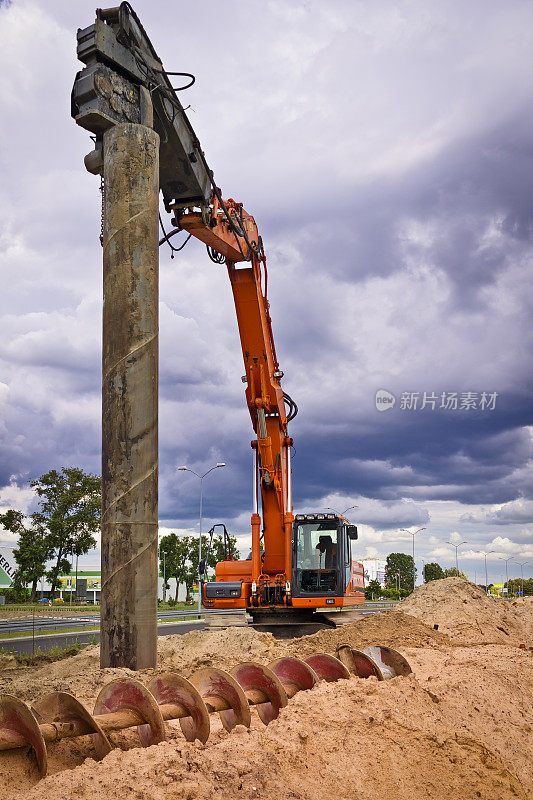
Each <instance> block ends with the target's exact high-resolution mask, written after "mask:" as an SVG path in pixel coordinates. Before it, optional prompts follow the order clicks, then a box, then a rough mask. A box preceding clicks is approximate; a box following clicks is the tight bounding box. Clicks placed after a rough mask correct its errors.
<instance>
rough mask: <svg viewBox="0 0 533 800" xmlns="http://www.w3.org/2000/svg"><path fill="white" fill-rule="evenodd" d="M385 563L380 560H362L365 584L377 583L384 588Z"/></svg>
mask: <svg viewBox="0 0 533 800" xmlns="http://www.w3.org/2000/svg"><path fill="white" fill-rule="evenodd" d="M386 566H387V562H386V561H385V560H384V559H382V558H365V559H363V569H364V571H365V583H366V584H368V583H370V581H379V583H380V584H381V586H382V587H383V588H385V567H386Z"/></svg>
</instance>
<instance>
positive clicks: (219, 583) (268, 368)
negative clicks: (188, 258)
mask: <svg viewBox="0 0 533 800" xmlns="http://www.w3.org/2000/svg"><path fill="white" fill-rule="evenodd" d="M173 224H174V225H175V226H176V227H178V228H181V229H182V230H184V231H187V232H188V233H190V234H192V235H193V236H195V237H196V238H197V239H200V240H201V241H202V242H204V243H205V244H206V245H207V248H208V253H209V255H210V257H211V258H212V259H213V260H214V261H216V262H219V263H222V262H223V261H225V262H226V264H227V269H228V275H229V279H230V283H231V287H232V290H233V297H234V301H235V309H236V312H237V322H238V325H239V333H240V339H241V346H242V352H243V357H244V370H245V374H244V375H243V377H242V380H243V383H245V384H246V402H247V404H248V409H249V411H250V417H251V420H252V426H253V428H254V431H255V434H256V437H255V438H254V439H253V441H252V443H251V446H252V451H253V484H252V485H253V513H252V518H251V525H252V549H251V554H250V556H249V558H248V559H247V560H245V561H238V560H234V559H233V558H232V556H231V554H230V549H229V548H227V553H228V555H227V557H226V559H225V560H224V561H221V562H219V563H218V564H217V566H216V571H215V576H216V580H215V581H208V580H202V581H201V591H202V601H203V604H204V606H205V607H206V608H214V609H246V610H247V612H248V613H249V614H250V615H251V617H252V619H253V625H254V627H255V628H258V629H260V630H271V631H273V632H276V633H278V634H279V635H283V634H282V631H283V630H286V629H289V631H290V632H291V633H292V635H294V634H295V627H294V626H297V627H298V629H299V631H298V632H299V633H302V632H307V633H310V632H313V631H315V630H317V629H319V628H320V627H323V626H327V625H332V624H333V625H334V624H335V623H334V617H328V616H327V615H325V614H317V613H316V610H317V609H318V608H323V607H325V608H339V607H343V606H356V605H359V604H361V603H363V602H364V577H363V566H362V564H361V563H360V562H358V561H357V560H355V559H354V558H353V557H352V542H353V541H354V540H355V539H357V528H356V526H355V525H351V524H350V523H349V521H348V520H347V519H345V518H344V517H342V516H339V515H337V514H332V513H318V514H297V515H296V517H294V515H293V506H292V476H291V447H292V443H293V442H292V439H291V437H290V436H289V433H288V423H289V422H290V421H291V419H293V418H294V417H295V416H296V413H297V411H298V409H297V406H296V404H295V403H294V401H293V400H292V398H291V397H290V396H289V395H288V394H286V393H285V392H284V391H283V389H282V386H281V380H282V378H283V372H282V371H281V370H280V367H279V363H278V359H277V356H276V348H275V345H274V337H273V334H272V324H271V319H270V313H269V303H268V300H267V264H266V256H265V252H264V249H263V244H262V240H261V237H260V235H259V232H258V229H257V224H256V222H255V220H254V218H253V217H252V216H251V215H250V214H248V213H247V212H246V211H245V210H244V209H243V207H242V204H240V203H236V202H235V201H234V200H227V201H226V202H224V201H223V200H222V198H221V197H219V196H217V194H215V193H213V195H212V198H211V203H210V206H209V211H208V213H206V212H205V210H204V211H201V212H200V211H194V209H193V208H183V207H181V208H179V209H176V211H175V218H174V220H173ZM260 511H261V513H260ZM215 527H216V526H215ZM215 527H214V528H213V529H212V530H211V537H212V535H213V532H214V530H215ZM222 527H223V531H224V539H225V541H227V539H226V537H227V532H226V528H225V526H222ZM200 571H201V574H202V576H205V562H203V563H201V564H200Z"/></svg>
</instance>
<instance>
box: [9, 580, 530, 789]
mask: <svg viewBox="0 0 533 800" xmlns="http://www.w3.org/2000/svg"><path fill="white" fill-rule="evenodd" d="M453 580H454V579H452V581H453ZM441 583H444V584H446V583H447V582H446V581H444V582H441ZM462 583H464V582H462ZM447 585H449V584H447ZM455 586H456V584H455V585H454V584H452V588H451V589H450V590H449V593H450V592H451V594H452V597H455V596H456V595H457V591H456V589H455ZM466 586H467V590H468V591H470V589H468V586H469V585H468V584H466ZM424 588H426V587H424ZM430 588H431V592H430V593H428V592H427V590H426V592H420V591H419V592H418V597H417V596H416V595H415V596H414V597H413V598H412V601H411V602H413V601H417V602H418V603H420V601H419V597H420V596H421V595H422V596H424V595H425V599H426V601H427V603H426V602H425V605H424V607H426V606H427V608H426V611H425V612H424V613H426V614H427V620H426V622H428V621H429V622H431V623H432V614H433V612H432V611H431V608H432V607H435V605H436V606H437V609H438V610H440V606H439V603H435V602H433V604H432V603H431V602H430V601H431V596H430V595H431V594H435V595H437V594H438V593H437V592H436V590H435V588H434V587H430ZM474 588H475V587H474ZM459 589H460V592H463V593H464V588H461V587H459ZM443 602H448V603H449V602H450V600H449V598H447V599H446V598H445V600H444V601H443ZM485 602H487V603H489V607H490V608H491V609H494V605H493V604H494V602H495V601H492V600H485ZM470 603H472V604H473V606H474V608H476V609H478V610H477V614H478V615H479V614H480V612H479V608H478V606H481V607H484V604H483V603H482V602H481V601H480V600H479V598H476V597H473V598H472V599H470V600H469V599H468V598H467V603H466V604H464V603H462V601H461V606H460V608H461V610H463V609H462V606H463V605H468V604H470ZM406 605H407V604H402V607H401V608H395V609H392V610H391V611H387V612H383V613H381V614H376V615H373V616H370V617H367V618H364V619H360V620H356V621H354V622H352V623H349V624H347V625H344V626H342V627H340V628H338V629H332V630H325V631H321V632H320V633H317V634H315V635H314V636H307V637H303V638H302V639H296V640H293V641H288V642H282V641H281V642H280V641H276V640H275V639H274V638H273V637H272V636H271V635H270V634H266V633H258V632H257V631H254V630H253V629H247V628H228V629H226V630H221V631H195V632H193V633H189V634H185V635H183V636H177V635H172V636H168V637H161V638H160V639H159V654H158V669H157V671H158V672H160V671H162V670H172V671H176V672H178V673H180V674H182V675H185V676H187V675H190V674H191V673H192V672H194V671H196V670H197V669H200V668H202V667H205V666H209V665H213V666H219V667H222V668H225V669H231V668H232V667H233V666H234V665H236V664H238V663H240V662H243V661H250V660H252V661H259V662H260V663H263V664H267V663H268V662H269V661H271V660H273V659H275V658H279V657H281V656H282V655H285V654H287V655H289V654H290V655H296V656H299V657H305V656H307V655H308V654H310V653H312V652H316V651H325V652H329V653H333V652H334V651H335V649H336V647H337V646H338V645H339V644H342V643H348V644H351V645H352V646H353V647H357V648H364V647H366V646H367V645H371V644H376V643H382V644H385V645H389V646H392V647H395V648H396V649H399V650H400V651H402V650H403V651H404V652H406V655H407V656H408V660H409V662H410V663H411V666H412V667H413V670H414V674H412V675H410V676H408V677H406V678H396V679H394V680H391V681H385V682H380V683H378V682H377V681H376V680H375V679H373V678H371V679H368V680H362V679H358V678H351V679H350V680H349V681H340V682H338V683H331V684H326V683H324V682H321V683H320V684H318V685H317V686H316V687H315V688H314V689H313V690H312V691H310V692H300V693H299V694H297V695H296V697H294V698H293V699H292V700H291V701H290V703H289V705H288V706H287V708H285V709H283V710H282V712H281V714H280V717H279V719H278V720H276V721H274V722H273V723H271V725H269V726H268V727H266V728H265V727H264V726H263V725H262V724H261V723H260V721H259V719H258V717H257V714H256V713H255V711H254V713H253V723H252V728H251V729H250V730H246V729H244V728H242V727H237V728H236V729H235V730H234V731H233V732H232V733H230V734H229V733H227V732H226V731H225V730H224V729H223V728H222V725H221V723H220V720H219V719H218V717H217V715H212V717H211V728H212V733H211V736H210V738H209V740H208V742H207V743H206V745H204V746H194V745H192V744H188V743H186V742H185V740H184V739H183V736H182V734H181V730H180V728H179V726H178V724H177V723H176V722H171V723H169V724H168V728H167V732H168V735H169V739H168V741H166V742H164V743H162V744H160V745H158V746H154V747H151V748H148V749H145V750H144V749H142V748H139V740H138V734H137V731H136V730H135V729H130V730H127V731H123V732H120V733H114V734H111V739H112V741H113V742H114V744H115V745H116V749H115V750H114V751H113V752H112V753H110V754H109V755H108V756H107V757H106V758H105V759H104V760H103V761H102V762H100V763H96V762H95V761H94V760H93V758H94V755H95V754H94V750H93V748H92V743H91V741H90V737H80V738H78V739H76V740H71V741H68V740H66V741H62V742H59V743H56V744H52V745H51V746H50V747H49V777H48V778H47V779H46V780H45V781H42V782H39V783H37V776H36V771H35V769H34V768H33V767H32V766H30V764H29V761H28V756H27V752H25V751H24V750H20V751H12V752H5V753H0V793H1V796H2V798H3V800H15V798H16V799H17V800H19V798H20V797H24V798H28V800H37V799H39V800H67V799H68V800H70V798H74V797H75V798H79V800H89V798H90V800H108V798H111V797H112V798H117V799H118V800H122V798H128V800H129V798H131V799H132V800H152V798H154V799H155V800H170V798H175V797H180V798H184V800H200V799H201V798H203V797H206V796H217V795H219V796H220V797H224V798H229V800H233V798H246V799H248V798H252V797H253V798H265V799H266V798H269V797H274V796H280V797H287V798H295V799H296V800H299V799H300V798H301V799H302V800H304V798H305V800H322V798H323V797H324V796H327V795H328V794H330V795H333V796H340V797H362V798H365V800H381V798H382V797H394V798H397V800H413V798H416V797H428V798H433V800H444V798H446V800H464V798H466V797H469V798H470V797H472V798H481V799H482V800H495V798H496V797H497V798H498V800H508V799H509V800H510V798H521V799H522V800H526V798H527V796H528V790H530V789H531V788H532V787H533V777H532V774H531V764H532V763H533V737H532V736H531V733H532V731H533V717H532V714H531V708H532V707H533V702H532V701H533V657H532V655H531V653H530V652H529V651H521V650H519V649H518V648H516V647H515V646H513V647H509V646H503V645H484V646H476V645H472V644H469V646H468V647H461V646H460V645H459V643H458V641H457V636H456V635H455V633H454V632H453V630H454V629H453V628H450V631H451V633H450V636H451V637H452V639H450V638H448V636H447V634H446V633H445V632H444V633H443V632H442V631H441V629H440V628H441V624H440V623H439V630H438V631H435V630H433V628H432V627H430V625H428V624H426V623H425V622H424V621H423V620H422V619H419V618H418V616H419V615H420V614H421V611H420V610H419V609H418V613H417V615H416V616H411V613H412V612H411V611H410V612H409V614H407V613H405V611H404V610H402V609H405V607H406ZM526 605H527V604H523V607H526ZM527 608H528V609H530V606H527ZM427 609H430V611H427ZM415 610H416V609H415ZM510 611H511V612H512V613H513V614H516V615H517V616H518V618H520V619H522V618H523V615H524V612H523V611H522V610H521V609H515V608H513V609H510ZM463 613H464V612H463ZM528 613H529V611H528ZM468 630H469V629H467V631H468ZM452 642H453V644H454V646H452ZM153 674H154V671H152V670H143V671H140V672H136V673H133V672H131V671H129V670H126V669H106V670H101V669H100V667H99V648H98V647H89V648H87V649H86V650H83V651H82V652H80V653H79V654H77V655H76V656H74V657H72V658H68V659H65V660H64V661H58V662H55V663H52V664H47V665H44V666H43V665H41V666H37V667H36V666H31V667H26V668H21V667H18V668H17V669H13V664H12V662H11V660H10V659H9V658H8V660H7V661H6V662H1V663H0V693H9V694H14V695H16V696H17V697H19V698H21V699H23V700H26V701H30V700H34V699H36V698H37V697H40V696H42V695H44V694H46V692H48V691H52V690H65V691H69V692H71V693H72V694H74V695H75V696H76V697H78V698H79V699H80V700H82V701H83V702H84V703H85V704H86V706H87V707H88V708H89V709H90V710H92V708H93V704H94V700H95V698H96V695H97V693H98V691H99V689H100V688H101V687H102V686H103V685H104V684H106V683H107V682H108V681H109V680H111V679H112V678H115V677H118V676H127V675H129V676H131V677H135V678H136V679H137V680H141V681H143V682H145V683H146V682H147V681H148V680H149V678H150V677H151V676H152V675H153ZM413 787H415V789H414V788H413Z"/></svg>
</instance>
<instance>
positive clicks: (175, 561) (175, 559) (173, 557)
mask: <svg viewBox="0 0 533 800" xmlns="http://www.w3.org/2000/svg"><path fill="white" fill-rule="evenodd" d="M188 538H189V537H188V536H182V537H181V538H179V537H178V536H177V534H175V533H169V534H168V535H167V536H163V538H162V539H161V542H160V543H159V569H160V574H161V575H162V574H163V561H164V573H165V580H166V579H168V578H175V579H176V596H175V600H176V601H177V599H178V589H179V585H180V583H184V584H185V585H186V587H187V602H188V600H189V583H188V575H187V573H188V568H187V558H188V554H189V544H188V541H187V539H188ZM163 554H164V559H163ZM168 588H169V586H168V583H167V584H166V586H165V589H168Z"/></svg>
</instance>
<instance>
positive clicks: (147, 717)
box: [0, 645, 411, 777]
mask: <svg viewBox="0 0 533 800" xmlns="http://www.w3.org/2000/svg"><path fill="white" fill-rule="evenodd" d="M410 672H411V667H410V666H409V664H408V663H407V661H406V660H405V658H404V657H403V656H402V655H400V653H397V652H396V651H395V650H392V649H391V648H388V647H384V646H382V645H375V646H373V647H369V648H367V649H366V650H364V651H360V650H353V649H352V648H351V647H350V646H349V645H342V646H341V647H339V648H338V649H337V651H336V654H335V655H334V656H333V655H330V654H328V653H314V654H313V655H311V656H308V657H307V658H306V659H304V660H301V659H299V658H293V657H285V658H280V659H278V660H276V661H273V662H271V663H270V664H269V665H268V666H266V665H263V664H259V663H256V662H253V661H248V662H246V663H243V664H239V665H237V666H236V667H234V668H233V669H232V670H231V672H227V671H225V670H222V669H217V668H214V667H207V668H205V669H202V670H200V671H199V672H196V673H194V674H193V675H192V676H191V678H190V679H189V680H187V679H185V678H183V677H182V676H181V675H177V674H176V673H173V672H165V673H162V674H160V675H157V676H155V677H153V678H151V680H150V681H149V683H148V684H147V685H144V684H143V683H141V682H140V681H138V680H134V679H132V678H129V677H127V678H116V679H115V680H112V681H110V682H109V683H107V684H106V685H105V686H104V687H103V688H102V689H101V690H100V693H99V695H98V697H97V698H96V701H95V705H94V710H93V713H92V714H91V713H90V712H89V710H88V709H87V708H85V706H84V705H82V703H80V702H79V700H77V699H76V698H75V697H74V696H73V695H71V694H69V693H68V692H51V693H49V694H47V695H46V696H44V697H42V698H40V699H39V700H37V701H36V702H35V703H34V704H33V705H32V706H31V708H30V706H28V705H26V703H24V702H23V701H22V700H19V699H17V698H16V697H13V696H12V695H2V696H0V750H14V749H17V748H25V749H26V751H27V753H28V754H33V759H34V761H35V762H36V765H37V770H38V772H39V775H40V776H41V777H44V776H45V775H46V773H47V758H48V747H49V745H50V744H52V743H53V742H58V741H60V740H62V739H73V738H76V737H78V736H90V737H91V741H92V746H93V748H94V754H95V756H96V757H97V758H103V757H104V756H105V755H107V753H109V752H110V751H111V750H112V749H113V743H112V741H111V740H110V738H109V736H108V734H109V733H112V732H113V731H119V730H124V729H126V728H133V727H136V728H137V732H138V736H139V741H140V744H141V745H142V746H143V747H149V746H150V745H153V744H158V743H159V742H162V741H165V740H166V739H167V730H166V726H165V721H167V720H174V719H177V720H179V723H180V727H181V730H182V733H183V735H184V737H185V739H186V740H187V741H189V742H194V741H196V740H197V739H198V741H200V742H201V743H202V744H205V742H207V740H208V738H209V733H210V715H211V714H219V716H220V719H221V722H222V725H223V726H224V728H225V729H226V730H227V731H232V730H233V728H235V727H236V726H237V725H244V726H245V727H247V728H249V727H250V725H251V708H252V707H255V708H256V709H257V713H258V716H259V719H260V720H261V721H262V722H263V723H264V724H265V725H268V724H269V722H272V720H274V719H276V718H277V717H278V715H279V713H280V710H281V709H282V708H284V707H285V706H286V705H287V704H288V701H289V700H290V699H291V698H292V697H294V695H295V694H297V693H298V692H300V691H308V690H310V689H312V688H313V686H315V685H316V684H317V683H318V681H321V680H324V681H338V680H343V679H347V678H350V677H351V676H352V675H355V676H357V677H359V678H369V677H376V678H377V679H378V680H388V679H390V678H395V677H397V676H399V675H407V674H409V673H410Z"/></svg>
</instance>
